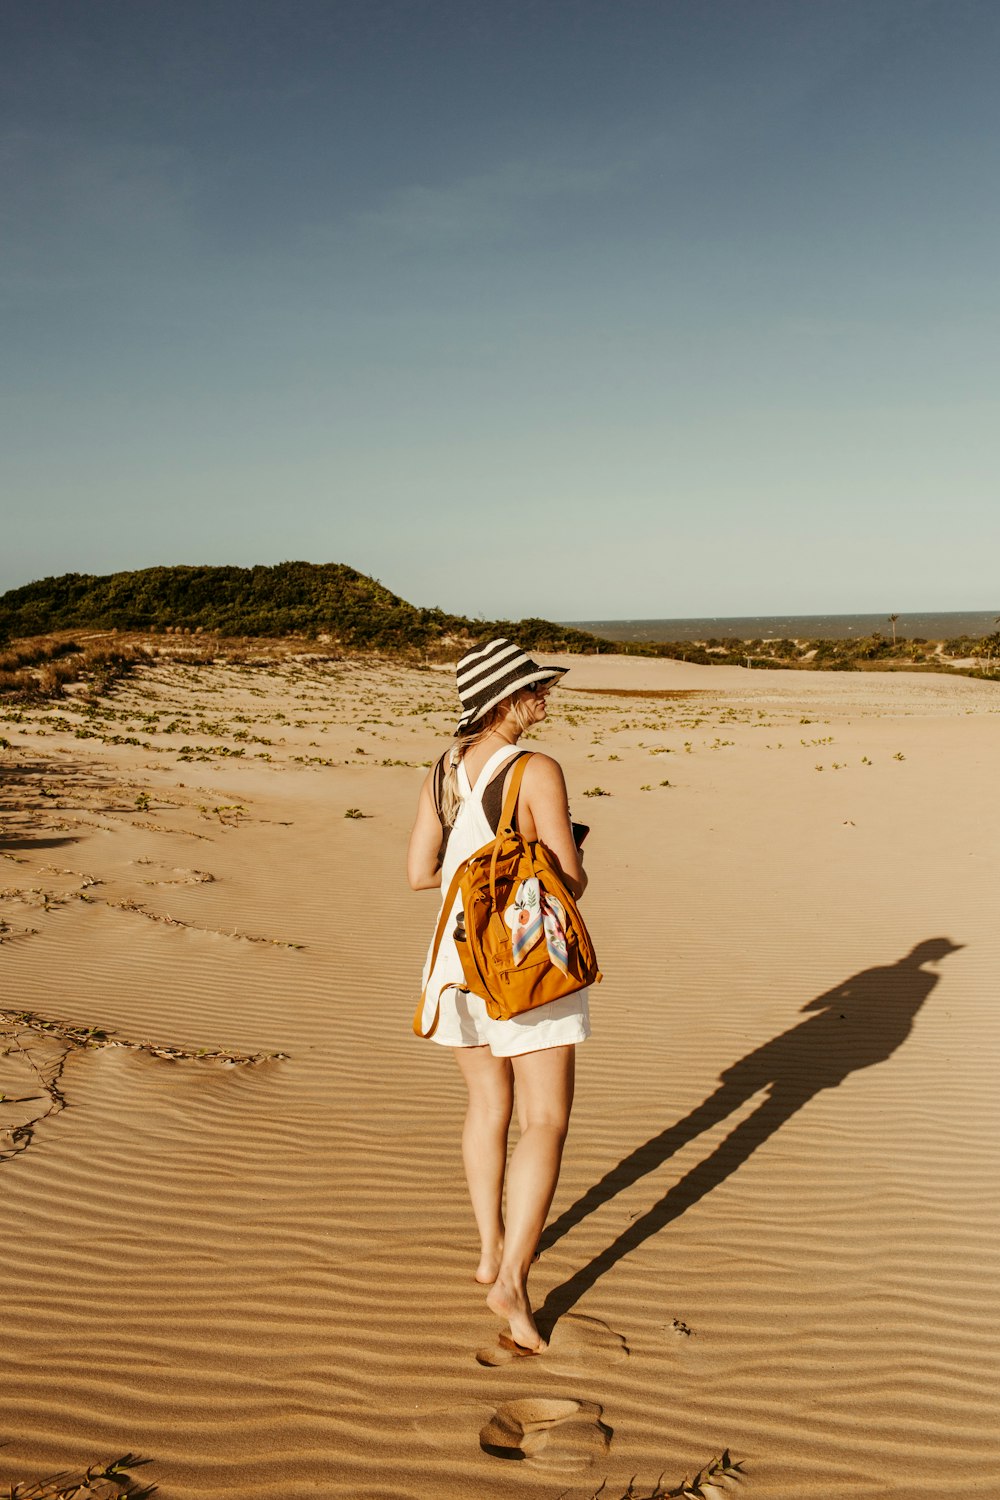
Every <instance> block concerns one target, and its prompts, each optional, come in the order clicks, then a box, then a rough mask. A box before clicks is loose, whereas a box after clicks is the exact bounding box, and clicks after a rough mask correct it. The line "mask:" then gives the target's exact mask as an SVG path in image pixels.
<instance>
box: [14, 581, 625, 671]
mask: <svg viewBox="0 0 1000 1500" xmlns="http://www.w3.org/2000/svg"><path fill="white" fill-rule="evenodd" d="M168 627H170V628H173V629H182V630H183V629H191V630H197V629H198V628H199V627H201V629H202V630H204V631H213V632H217V633H219V634H221V635H227V636H282V635H290V634H293V633H300V632H301V633H305V634H306V635H310V636H316V635H319V634H329V635H330V636H332V637H333V638H334V639H335V640H336V641H337V642H338V643H339V644H341V645H345V646H368V647H375V648H379V649H393V648H405V647H428V646H433V645H435V644H437V643H439V642H440V641H441V640H442V638H443V637H445V636H448V637H457V638H458V639H459V640H469V641H476V640H484V639H489V638H490V637H491V636H493V635H507V634H510V635H512V636H514V637H516V639H517V640H518V641H519V642H520V644H521V645H523V646H525V647H527V648H528V649H531V648H534V649H536V650H539V651H558V650H570V651H599V652H604V651H612V650H614V649H616V648H615V647H614V646H613V645H612V643H611V642H610V641H604V640H601V639H600V638H599V637H598V636H593V635H590V634H588V632H586V631H582V630H572V629H570V628H569V627H567V626H565V625H555V624H552V623H551V621H548V620H522V621H518V622H517V623H516V624H515V623H512V622H511V621H504V620H500V621H497V620H493V621H486V620H469V619H466V618H465V616H463V615H450V614H446V613H445V612H444V611H443V610H440V609H419V608H418V607H417V606H416V605H413V604H409V603H407V601H406V600H405V599H401V598H400V597H399V595H398V594H393V593H392V592H391V591H390V590H389V589H387V588H384V587H383V585H382V584H381V583H378V582H377V581H376V580H375V579H374V578H369V577H367V576H366V575H365V574H364V573H359V572H357V571H356V569H354V568H349V567H347V566H346V565H345V564H343V563H307V562H285V563H278V564H277V565H276V566H274V567H256V568H230V567H222V568H210V567H171V568H142V569H140V570H139V571H137V572H131V573H109V574H105V575H104V576H101V577H98V576H95V575H93V574H89V573H64V574H62V575H61V577H58V578H41V579H39V580H38V581H37V582H35V583H28V584H25V585H24V586H23V587H22V588H18V589H11V590H10V591H9V592H8V593H6V594H4V595H2V596H0V639H4V638H6V639H13V638H17V637H21V636H32V635H43V634H48V633H49V632H51V631H57V630H78V629H81V628H93V629H104V630H111V629H118V630H150V629H156V630H165V629H167V628H168Z"/></svg>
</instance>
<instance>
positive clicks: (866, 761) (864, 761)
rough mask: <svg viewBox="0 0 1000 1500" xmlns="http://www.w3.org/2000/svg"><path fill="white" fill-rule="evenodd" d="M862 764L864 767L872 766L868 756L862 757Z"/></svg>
mask: <svg viewBox="0 0 1000 1500" xmlns="http://www.w3.org/2000/svg"><path fill="white" fill-rule="evenodd" d="M861 764H862V765H863V766H870V765H871V761H870V760H869V759H868V756H867V755H862V757H861Z"/></svg>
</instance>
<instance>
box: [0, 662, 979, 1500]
mask: <svg viewBox="0 0 1000 1500" xmlns="http://www.w3.org/2000/svg"><path fill="white" fill-rule="evenodd" d="M554 660H557V659H556V658H546V661H554ZM558 660H560V661H561V664H563V665H568V666H570V668H571V672H570V675H569V676H568V677H567V678H566V680H565V686H563V687H562V688H560V689H559V691H558V692H556V693H554V694H553V695H552V699H551V716H550V722H549V723H548V724H547V725H546V726H545V727H544V729H543V730H542V731H541V732H540V733H539V734H538V735H536V736H533V737H532V739H531V741H530V744H532V745H535V746H537V748H539V749H545V750H549V751H551V753H553V754H554V755H556V756H557V757H558V758H559V759H560V760H561V762H562V764H563V766H564V769H565V772H566V777H567V781H568V784H569V787H570V794H571V802H572V807H573V813H574V816H575V817H576V818H577V819H579V820H581V821H585V822H587V823H589V824H591V825H592V828H593V831H592V833H591V836H590V839H589V842H588V844H587V865H588V869H589V872H590V880H591V885H590V889H589V890H588V892H587V895H586V897H585V909H586V913H587V917H588V921H589V923H590V924H591V929H592V932H593V935H594V938H595V942H596V944H597V948H598V953H599V956H600V960H601V966H602V968H603V970H604V972H605V975H606V978H605V982H604V984H603V985H602V986H601V987H600V989H599V990H597V991H596V992H595V994H594V998H593V1001H592V1016H593V1024H594V1035H593V1037H592V1039H591V1040H590V1041H589V1042H587V1043H586V1044H585V1045H584V1046H583V1047H581V1049H580V1052H579V1058H578V1070H579V1071H578V1093H577V1102H576V1106H575V1111H574V1117H573V1123H572V1127H571V1133H570V1140H569V1144H568V1149H567V1154H566V1160H565V1165H564V1168H563V1173H562V1178H561V1182H560V1186H559V1191H558V1195H557V1198H556V1202H555V1204H554V1206H553V1210H552V1214H551V1216H550V1222H549V1226H548V1229H547V1230H546V1235H545V1239H544V1241H543V1246H542V1256H541V1259H540V1261H539V1263H538V1265H537V1267H536V1268H535V1270H534V1272H533V1276H532V1292H533V1297H534V1300H535V1303H536V1306H537V1308H538V1309H539V1310H540V1311H539V1322H540V1326H542V1327H543V1330H546V1331H550V1337H551V1347H550V1349H549V1350H548V1352H547V1353H546V1354H545V1355H544V1356H542V1357H541V1358H538V1359H529V1360H516V1359H512V1358H510V1357H508V1356H507V1355H506V1354H505V1352H504V1351H503V1350H502V1349H501V1348H500V1347H499V1345H498V1343H497V1335H498V1332H499V1325H498V1324H497V1322H496V1320H495V1319H494V1318H492V1317H491V1315H490V1314H489V1313H488V1312H487V1310H486V1308H485V1306H484V1302H483V1296H482V1292H481V1289H479V1288H477V1287H476V1286H475V1285H473V1283H472V1281H471V1271H472V1269H473V1266H474V1264H475V1257H476V1250H477V1238H476V1234H475V1229H474V1225H473V1221H472V1216H471V1212H470V1209H469V1206H468V1203H467V1198H466V1192H465V1185H464V1179H463V1175H462V1165H461V1159H460V1153H459V1129H460V1121H461V1116H462V1112H463V1090H462V1086H461V1082H460V1078H459V1074H458V1070H457V1068H456V1067H455V1065H454V1062H453V1060H452V1059H451V1058H449V1057H448V1056H447V1055H446V1053H445V1049H443V1048H439V1047H435V1046H433V1045H431V1044H427V1043H422V1042H419V1041H417V1040H416V1039H415V1038H414V1037H413V1036H412V1034H411V1031H410V1018H411V1014H412V1010H413V1005H414V1002H415V999H416V994H417V986H418V981H419V975H420V968H421V963H422V959H423V954H424V951H425V947H426V944H427V941H428V937H429V935H430V932H431V929H432V927H433V921H434V917H435V915H436V897H435V895H434V894H433V893H429V892H428V893H421V894H419V895H414V894H413V893H412V892H411V891H410V890H409V889H408V887H407V885H406V881H405V877H404V868H403V856H404V850H405V844H406V838H407V834H408V830H409V826H410V822H411V819H412V814H413V808H414V805H415V799H416V796H417V791H418V788H419V786H420V782H421V778H422V777H423V776H424V774H425V771H424V767H425V766H426V765H427V764H428V763H429V762H430V761H431V758H432V756H434V755H435V754H437V753H439V752H440V750H441V749H443V747H444V744H445V740H446V736H447V734H448V732H449V730H450V728H451V726H452V725H453V723H454V718H455V704H456V700H455V695H454V679H453V676H452V675H451V673H450V672H448V671H446V670H439V669H435V668H432V669H417V668H412V669H411V668H403V667H398V666H387V665H384V664H381V665H380V664H377V663H368V664H364V663H361V662H359V661H349V660H342V661H337V660H330V661H320V660H316V659H313V658H305V657H302V658H297V657H295V656H293V655H289V656H288V657H286V658H283V659H280V660H277V661H275V663H274V664H273V665H272V666H270V667H268V666H247V665H244V666H239V665H233V664H228V665H227V664H224V663H220V664H216V665H192V664H185V663H181V662H178V663H175V664H173V665H169V664H163V663H161V664H160V665H158V666H156V667H155V668H150V669H143V670H141V671H140V672H139V673H138V674H136V675H135V676H134V677H132V678H130V679H128V680H126V681H124V682H122V683H121V684H119V685H118V687H117V688H116V689H115V690H114V692H113V693H111V694H110V695H108V696H106V697H104V698H101V699H98V700H96V702H95V703H94V704H93V705H91V706H90V707H89V708H88V706H87V704H86V703H85V702H84V701H83V700H82V699H80V700H77V699H67V700H63V701H62V702H57V703H54V704H53V705H51V706H49V707H45V708H30V709H23V710H20V711H18V713H17V714H13V713H12V711H10V710H8V711H7V718H6V721H5V722H2V723H0V737H2V738H0V746H2V748H0V763H2V768H3V773H2V775H3V779H2V790H0V859H2V863H0V971H2V976H3V988H2V995H0V1007H2V1016H0V1020H2V1029H3V1033H4V1035H3V1041H2V1043H0V1050H2V1049H6V1050H5V1051H4V1052H3V1055H0V1184H2V1188H3V1202H4V1221H3V1222H4V1230H5V1240H6V1254H5V1256H4V1264H3V1270H2V1272H0V1275H2V1280H3V1309H4V1311H3V1327H4V1338H3V1341H2V1355H0V1360H2V1372H3V1376H2V1378H3V1390H4V1401H3V1410H2V1413H0V1487H6V1486H8V1485H11V1484H14V1483H15V1482H18V1481H37V1480H39V1479H41V1478H42V1477H43V1476H45V1475H48V1474H51V1473H53V1472H55V1471H57V1470H66V1471H71V1472H74V1473H78V1472H82V1471H83V1470H85V1469H86V1467H87V1466H88V1465H89V1464H94V1463H106V1462H108V1461H109V1460H111V1459H114V1458H115V1457H117V1456H118V1455H121V1454H125V1453H131V1454H134V1455H139V1456H141V1457H142V1458H144V1459H147V1460H148V1461H149V1462H148V1463H147V1464H146V1465H145V1466H144V1467H141V1468H136V1469H135V1479H136V1483H137V1484H138V1483H142V1484H147V1485H153V1484H155V1485H156V1486H157V1487H158V1488H157V1490H156V1494H157V1496H158V1497H160V1500H206V1497H209V1500H211V1497H234V1500H235V1497H239V1500H279V1497H280V1500H306V1497H317V1496H318V1497H322V1500H334V1497H344V1500H390V1497H391V1500H452V1497H462V1500H464V1497H476V1500H507V1497H512V1500H513V1497H517V1500H520V1497H524V1500H557V1497H563V1500H589V1497H591V1496H593V1495H594V1494H595V1492H596V1491H597V1490H598V1489H599V1488H600V1487H601V1485H602V1484H605V1485H606V1487H605V1488H604V1489H603V1491H602V1496H603V1497H604V1500H618V1497H619V1496H620V1495H622V1494H623V1493H624V1492H625V1490H626V1486H627V1485H628V1483H629V1481H630V1479H632V1478H633V1476H635V1490H634V1493H635V1494H636V1495H637V1496H646V1495H649V1494H650V1493H653V1492H654V1486H655V1485H656V1483H657V1481H658V1479H659V1478H660V1476H662V1490H661V1493H664V1492H666V1493H670V1492H671V1490H672V1489H674V1490H676V1487H677V1486H679V1485H680V1484H681V1483H682V1481H683V1480H684V1479H685V1477H689V1478H690V1477H692V1476H694V1475H695V1474H696V1473H697V1472H698V1471H699V1470H703V1469H705V1468H706V1466H708V1465H710V1464H711V1463H712V1462H713V1461H715V1460H717V1459H719V1457H720V1456H721V1455H722V1454H723V1452H724V1451H726V1450H728V1452H729V1454H730V1455H731V1458H732V1460H733V1462H734V1464H735V1463H738V1464H740V1465H741V1467H742V1473H741V1474H740V1475H739V1476H735V1475H734V1476H732V1477H730V1478H724V1477H721V1476H717V1483H716V1487H715V1488H714V1489H713V1488H709V1487H708V1486H707V1484H706V1486H705V1487H704V1493H705V1494H706V1495H709V1496H712V1495H714V1496H718V1495H720V1494H722V1495H726V1494H740V1495H745V1496H747V1497H750V1500H883V1497H900V1500H903V1497H906V1500H939V1497H941V1496H944V1495H959V1494H962V1495H977V1496H982V1497H984V1500H986V1497H989V1500H995V1497H996V1496H997V1495H998V1494H1000V1445H998V1442H997V1416H996V1391H997V1389H998V1385H1000V1340H998V1338H997V1333H996V1328H997V1321H998V1316H1000V1277H998V1274H997V1272H998V1266H997V1244H998V1242H1000V1201H998V1199H1000V1195H998V1191H997V1182H998V1163H997V1160H996V1157H997V1147H996V1142H997V1139H998V1124H1000V1084H998V1075H997V1066H996V1061H997V1057H998V1056H1000V1012H998V1009H997V1004H996V977H997V973H998V959H1000V937H998V929H997V920H996V890H997V881H998V875H1000V837H998V835H1000V810H998V805H997V799H996V791H995V781H996V764H997V754H998V750H1000V694H998V691H997V688H996V686H995V684H993V683H989V682H977V681H975V680H973V679H970V678H962V677H955V678H948V677H946V676H944V675H941V674H937V675H931V674H888V673H854V672H842V673H829V674H826V673H820V672H815V673H805V672H770V671H759V672H757V671H754V672H747V671H744V670H740V669H738V668H728V667H727V668H717V669H716V668H707V667H698V666H690V665H686V664H683V663H677V662H672V661H666V660H651V659H642V658H637V657H628V658H626V657H601V658H579V657H566V658H561V659H558ZM677 1493H679V1490H677Z"/></svg>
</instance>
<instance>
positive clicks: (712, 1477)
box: [591, 1448, 746, 1500]
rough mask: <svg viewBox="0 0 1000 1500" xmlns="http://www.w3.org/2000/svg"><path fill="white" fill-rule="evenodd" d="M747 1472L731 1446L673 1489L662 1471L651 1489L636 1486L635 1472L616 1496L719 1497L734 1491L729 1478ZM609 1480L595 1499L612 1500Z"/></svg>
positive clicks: (653, 1499)
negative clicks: (608, 1485)
mask: <svg viewBox="0 0 1000 1500" xmlns="http://www.w3.org/2000/svg"><path fill="white" fill-rule="evenodd" d="M745 1473H746V1470H745V1469H744V1467H743V1465H742V1464H741V1463H737V1462H736V1461H735V1460H734V1459H733V1457H732V1455H731V1454H730V1452H729V1449H728V1448H727V1449H726V1450H725V1451H724V1452H723V1454H722V1455H721V1457H719V1458H716V1459H713V1461H712V1462H711V1463H710V1464H707V1465H706V1466H705V1468H704V1469H699V1470H698V1472H697V1474H696V1475H695V1476H694V1478H693V1479H682V1480H681V1482H680V1484H678V1485H674V1487H673V1488H672V1489H665V1488H664V1485H663V1475H662V1474H661V1475H660V1477H659V1479H658V1480H657V1481H656V1483H655V1484H654V1485H653V1487H652V1489H651V1490H646V1489H641V1490H639V1489H636V1476H635V1475H633V1476H632V1478H631V1479H630V1480H629V1482H628V1488H627V1489H626V1490H624V1491H623V1492H622V1494H621V1495H620V1496H616V1497H614V1500H715V1497H716V1496H718V1495H722V1494H725V1493H727V1492H730V1491H729V1486H728V1484H727V1483H726V1481H727V1480H739V1479H742V1478H743V1477H744V1475H745ZM607 1483H608V1482H607V1480H605V1481H604V1483H603V1484H602V1485H601V1487H600V1489H599V1490H595V1491H594V1493H593V1495H592V1496H591V1500H612V1495H611V1493H610V1491H609V1490H608V1488H607ZM723 1486H725V1488H723ZM730 1493H731V1492H730Z"/></svg>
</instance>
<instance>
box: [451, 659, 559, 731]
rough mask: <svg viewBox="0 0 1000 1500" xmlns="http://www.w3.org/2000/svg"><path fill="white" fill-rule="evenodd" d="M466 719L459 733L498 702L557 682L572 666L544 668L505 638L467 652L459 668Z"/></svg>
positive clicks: (458, 673) (459, 722)
mask: <svg viewBox="0 0 1000 1500" xmlns="http://www.w3.org/2000/svg"><path fill="white" fill-rule="evenodd" d="M455 671H456V675H457V677H458V696H459V698H460V699H461V703H462V717H461V718H460V719H459V721H458V728H457V729H456V731H455V733H456V734H461V733H462V731H463V729H468V727H469V725H470V724H474V723H475V722H476V720H477V719H481V718H482V717H483V714H485V713H489V711H490V709H491V708H493V707H494V706H495V705H496V704H497V703H500V702H501V701H502V700H503V699H504V698H509V697H510V695H511V693H516V692H517V690H518V689H519V688H525V687H530V686H531V684H532V683H533V682H554V681H555V679H556V678H557V677H562V675H563V673H565V672H568V671H569V668H568V667H540V666H539V665H538V663H537V662H536V661H532V660H531V657H530V656H526V655H525V654H524V652H523V651H522V650H521V648H520V646H515V645H514V642H513V641H508V640H505V638H504V637H503V636H502V635H501V636H498V637H497V639H496V640H495V641H490V642H489V643H488V644H487V645H485V646H477V647H476V649H475V650H474V651H467V652H466V654H465V655H464V656H463V657H462V660H461V661H460V662H459V664H458V666H457V667H456V669H455Z"/></svg>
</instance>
